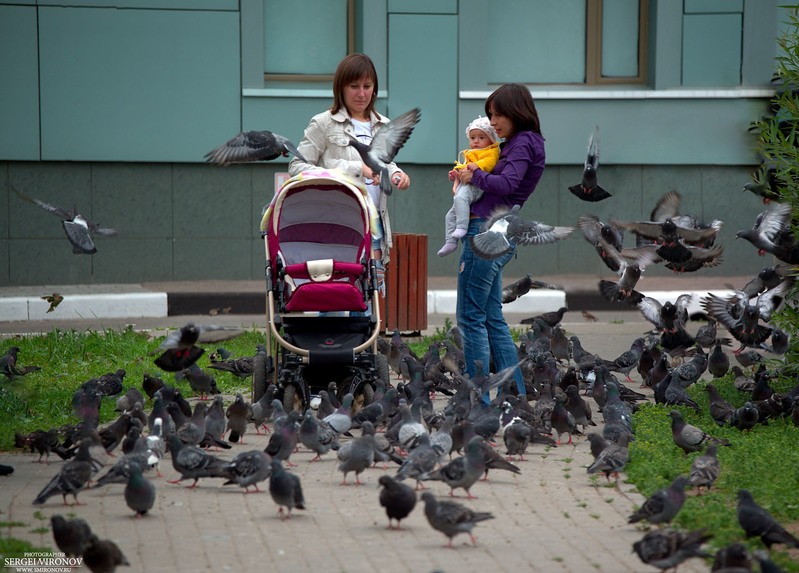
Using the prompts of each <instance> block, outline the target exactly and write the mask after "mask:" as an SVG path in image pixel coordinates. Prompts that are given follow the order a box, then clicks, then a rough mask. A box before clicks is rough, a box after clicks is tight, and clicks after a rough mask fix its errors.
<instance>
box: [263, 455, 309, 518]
mask: <svg viewBox="0 0 799 573" xmlns="http://www.w3.org/2000/svg"><path fill="white" fill-rule="evenodd" d="M269 494H270V495H271V496H272V501H274V502H275V504H276V505H277V506H278V514H279V515H280V517H281V518H282V519H289V518H291V512H292V510H294V509H305V497H304V496H303V494H302V483H301V482H300V478H299V476H297V475H295V474H293V473H291V472H289V471H288V470H286V469H284V468H283V464H282V463H281V462H280V461H278V460H272V475H271V476H269ZM283 508H286V512H285V513H284V512H283Z"/></svg>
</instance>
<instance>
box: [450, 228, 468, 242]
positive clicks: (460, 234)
mask: <svg viewBox="0 0 799 573" xmlns="http://www.w3.org/2000/svg"><path fill="white" fill-rule="evenodd" d="M465 236H466V229H461V228H457V229H455V230H454V231H452V238H453V239H455V240H456V241H457V240H458V239H462V238H464V237H465Z"/></svg>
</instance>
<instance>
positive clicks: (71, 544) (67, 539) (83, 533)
mask: <svg viewBox="0 0 799 573" xmlns="http://www.w3.org/2000/svg"><path fill="white" fill-rule="evenodd" d="M50 525H51V526H52V528H53V539H54V540H55V544H56V545H57V546H58V548H59V549H60V550H61V551H63V552H64V554H65V555H66V556H67V557H80V556H81V555H83V551H84V550H85V549H86V546H87V545H88V543H89V537H90V536H91V534H92V530H91V528H89V524H88V523H86V522H85V521H84V520H83V519H81V518H79V517H75V518H72V519H67V518H66V517H64V516H63V515H58V514H55V515H52V516H50Z"/></svg>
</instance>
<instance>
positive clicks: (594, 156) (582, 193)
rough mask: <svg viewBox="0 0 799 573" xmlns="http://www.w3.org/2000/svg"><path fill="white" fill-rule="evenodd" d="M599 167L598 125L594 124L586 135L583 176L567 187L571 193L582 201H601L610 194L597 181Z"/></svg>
mask: <svg viewBox="0 0 799 573" xmlns="http://www.w3.org/2000/svg"><path fill="white" fill-rule="evenodd" d="M598 168H599V126H598V125H597V126H594V130H593V131H592V132H591V135H589V136H588V152H587V153H586V157H585V164H584V165H583V177H582V180H581V181H580V183H579V184H578V185H572V186H571V187H569V191H571V193H572V195H574V196H575V197H577V198H578V199H582V200H583V201H590V202H592V203H594V202H597V201H602V200H603V199H607V198H608V197H610V196H611V194H610V193H608V192H607V191H605V190H604V189H603V188H602V187H600V186H599V184H598V183H597V169H598Z"/></svg>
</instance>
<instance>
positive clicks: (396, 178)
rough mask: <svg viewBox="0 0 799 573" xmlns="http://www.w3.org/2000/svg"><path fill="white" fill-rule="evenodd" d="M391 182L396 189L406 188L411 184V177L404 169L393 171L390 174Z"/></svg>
mask: <svg viewBox="0 0 799 573" xmlns="http://www.w3.org/2000/svg"><path fill="white" fill-rule="evenodd" d="M391 182H392V183H393V184H394V186H395V187H396V188H397V189H402V190H404V189H407V188H408V187H410V186H411V178H410V177H408V174H407V173H405V172H404V171H395V172H394V175H392V176H391Z"/></svg>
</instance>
